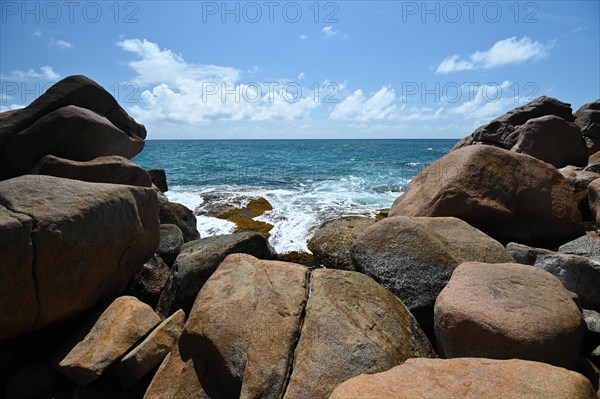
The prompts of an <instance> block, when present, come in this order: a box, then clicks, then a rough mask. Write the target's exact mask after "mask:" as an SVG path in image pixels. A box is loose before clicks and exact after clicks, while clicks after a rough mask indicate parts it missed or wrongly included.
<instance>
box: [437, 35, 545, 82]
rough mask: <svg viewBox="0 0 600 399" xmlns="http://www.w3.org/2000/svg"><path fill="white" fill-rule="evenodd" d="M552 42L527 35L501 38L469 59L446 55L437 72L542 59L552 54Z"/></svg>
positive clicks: (443, 72) (489, 67) (492, 66)
mask: <svg viewBox="0 0 600 399" xmlns="http://www.w3.org/2000/svg"><path fill="white" fill-rule="evenodd" d="M551 48H552V44H551V43H550V44H543V43H540V42H538V41H534V40H532V39H530V38H529V37H527V36H524V37H522V38H520V39H517V37H516V36H513V37H509V38H508V39H504V40H500V41H497V42H496V43H494V45H493V46H492V47H491V48H490V49H489V50H485V51H476V52H474V53H473V54H471V55H470V56H469V57H468V59H464V58H461V57H460V56H459V55H452V56H449V57H446V58H445V59H444V60H443V61H442V62H441V63H440V64H439V65H438V67H437V69H436V73H442V74H445V73H451V72H457V71H465V70H471V69H477V68H484V69H491V68H497V67H501V66H505V65H510V64H522V63H524V62H526V61H529V60H533V61H536V60H540V59H542V58H545V57H547V56H548V54H550V49H551Z"/></svg>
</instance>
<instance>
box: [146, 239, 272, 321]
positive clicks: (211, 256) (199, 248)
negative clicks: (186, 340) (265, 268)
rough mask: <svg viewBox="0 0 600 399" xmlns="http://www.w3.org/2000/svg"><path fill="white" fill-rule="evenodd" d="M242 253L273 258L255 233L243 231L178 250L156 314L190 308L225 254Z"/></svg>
mask: <svg viewBox="0 0 600 399" xmlns="http://www.w3.org/2000/svg"><path fill="white" fill-rule="evenodd" d="M234 253H246V254H250V255H253V256H255V257H257V258H260V259H275V257H276V255H275V252H274V251H273V248H271V246H270V245H269V243H268V242H267V240H266V239H265V237H264V236H263V235H261V234H258V233H251V232H243V233H233V234H226V235H221V236H212V237H207V238H203V239H201V240H196V241H191V242H189V243H187V244H185V245H184V246H182V247H181V250H180V252H179V256H178V257H177V260H176V261H175V264H174V265H173V267H172V268H171V272H170V274H169V279H168V280H167V283H166V285H165V288H164V290H163V292H162V294H161V296H160V299H159V301H158V305H157V308H156V310H157V312H159V313H160V314H162V315H164V316H168V315H171V314H173V312H175V311H177V310H178V309H183V310H184V312H186V314H189V311H190V310H191V309H192V305H193V304H194V301H195V300H196V296H197V295H198V292H199V291H200V289H201V288H202V286H203V285H204V283H205V282H206V281H207V280H208V278H209V277H210V276H211V275H212V274H213V273H214V271H215V270H217V267H218V266H219V264H220V263H221V262H222V261H223V259H225V257H226V256H227V255H229V254H234Z"/></svg>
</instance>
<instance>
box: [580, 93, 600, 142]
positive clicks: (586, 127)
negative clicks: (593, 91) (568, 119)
mask: <svg viewBox="0 0 600 399" xmlns="http://www.w3.org/2000/svg"><path fill="white" fill-rule="evenodd" d="M574 123H575V124H576V125H577V126H579V128H580V129H581V133H582V134H583V137H584V138H585V141H586V143H587V146H588V153H589V154H594V153H596V152H598V150H600V99H598V100H596V101H593V102H591V103H587V104H584V105H582V106H581V108H579V109H578V110H577V112H575V121H574Z"/></svg>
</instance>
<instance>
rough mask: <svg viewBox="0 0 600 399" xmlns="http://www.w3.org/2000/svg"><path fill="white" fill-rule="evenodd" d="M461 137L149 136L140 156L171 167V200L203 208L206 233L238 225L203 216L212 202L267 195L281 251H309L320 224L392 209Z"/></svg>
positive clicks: (147, 163) (146, 163)
mask: <svg viewBox="0 0 600 399" xmlns="http://www.w3.org/2000/svg"><path fill="white" fill-rule="evenodd" d="M457 141H458V139H310V140H307V139H264V140H256V139H251V140H240V139H226V140H223V139H202V140H147V141H146V146H145V148H144V151H142V152H141V153H140V154H138V155H137V156H136V157H135V158H134V161H135V162H136V163H138V164H140V165H141V166H142V167H144V168H162V169H165V171H166V174H167V180H168V184H169V191H168V192H167V193H166V195H167V197H168V198H169V200H171V201H174V202H179V203H182V204H184V205H185V206H187V207H188V208H190V209H192V210H193V211H194V212H195V213H197V214H198V216H196V217H197V219H198V230H199V231H200V234H201V236H202V237H208V236H211V235H216V234H227V233H230V232H232V231H233V230H234V229H235V226H234V224H233V223H231V222H229V221H226V220H221V219H217V218H214V217H209V216H203V215H202V213H203V210H204V209H205V207H206V206H207V205H208V202H211V203H214V202H219V203H228V204H233V205H236V206H243V205H245V204H246V203H247V202H248V201H249V200H250V199H251V198H256V197H263V198H265V199H267V200H268V201H269V202H270V203H271V204H272V206H273V210H272V211H268V212H266V213H265V214H263V215H261V216H259V217H257V218H256V220H260V221H264V222H267V223H271V224H273V225H274V227H273V229H272V230H271V232H270V233H271V237H270V238H269V242H270V243H271V245H273V247H274V248H275V249H276V250H277V252H278V253H286V252H292V251H303V252H308V248H307V245H306V244H307V242H308V239H309V238H310V237H311V236H312V234H313V231H314V228H315V227H317V226H319V225H320V224H321V223H323V222H325V221H327V220H330V219H334V218H337V217H341V216H350V215H365V216H374V215H376V214H377V213H378V212H379V211H380V210H381V209H385V208H389V207H390V206H391V205H392V203H393V201H394V200H395V199H396V198H397V197H398V196H399V195H401V194H402V192H403V191H404V189H405V188H406V186H407V185H408V183H409V182H410V181H411V180H412V179H413V178H414V177H415V176H416V175H417V174H418V173H419V172H420V171H422V170H423V169H424V168H425V167H427V166H428V165H430V164H431V163H432V162H435V161H436V160H437V159H439V158H441V157H442V156H444V155H445V154H447V153H448V152H449V151H450V150H451V149H452V147H453V146H454V144H456V142H457Z"/></svg>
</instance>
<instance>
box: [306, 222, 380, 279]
mask: <svg viewBox="0 0 600 399" xmlns="http://www.w3.org/2000/svg"><path fill="white" fill-rule="evenodd" d="M375 222H376V220H375V219H371V218H367V217H361V216H346V217H342V218H339V219H333V220H329V221H327V222H325V223H323V224H322V225H320V226H319V227H318V228H317V229H316V230H315V233H314V235H313V236H312V238H311V239H310V240H309V241H308V247H309V249H310V250H311V251H312V252H313V254H314V255H315V258H316V260H317V262H320V263H321V264H322V265H323V266H325V267H328V268H331V269H340V270H351V271H354V270H356V268H355V267H354V264H353V263H352V258H351V257H350V247H352V243H353V242H354V240H355V239H356V237H358V235H359V234H360V233H362V232H363V231H364V230H365V229H366V228H367V227H369V226H371V225H372V224H373V223H375Z"/></svg>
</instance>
